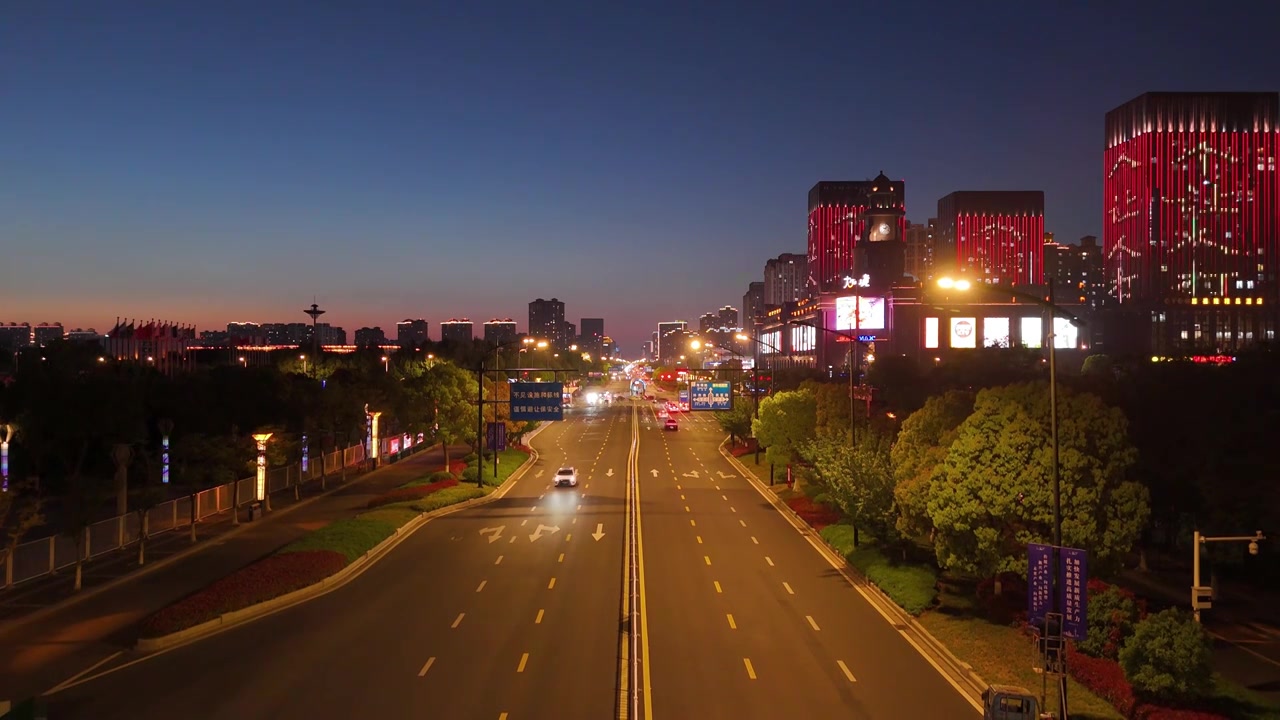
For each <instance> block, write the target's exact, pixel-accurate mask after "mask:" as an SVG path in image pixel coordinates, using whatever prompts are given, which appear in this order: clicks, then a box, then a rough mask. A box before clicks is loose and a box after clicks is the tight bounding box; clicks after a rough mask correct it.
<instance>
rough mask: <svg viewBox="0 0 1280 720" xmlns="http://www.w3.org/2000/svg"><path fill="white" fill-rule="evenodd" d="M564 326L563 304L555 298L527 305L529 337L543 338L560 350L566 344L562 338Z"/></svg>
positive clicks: (535, 301) (538, 300)
mask: <svg viewBox="0 0 1280 720" xmlns="http://www.w3.org/2000/svg"><path fill="white" fill-rule="evenodd" d="M564 324H565V323H564V303H562V302H560V301H559V300H557V299H555V298H551V299H550V300H543V299H542V298H538V299H537V300H534V301H533V302H531V303H529V335H530V336H532V337H536V338H544V339H546V340H548V341H550V342H551V344H552V345H554V346H555V347H561V348H562V347H564V346H566V345H567V344H568V343H567V342H566V338H565V337H564V333H565V330H566V328H565V326H564Z"/></svg>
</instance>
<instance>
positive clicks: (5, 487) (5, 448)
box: [0, 423, 13, 492]
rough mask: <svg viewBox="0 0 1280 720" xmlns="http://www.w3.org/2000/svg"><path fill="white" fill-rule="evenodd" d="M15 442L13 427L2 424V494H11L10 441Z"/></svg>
mask: <svg viewBox="0 0 1280 720" xmlns="http://www.w3.org/2000/svg"><path fill="white" fill-rule="evenodd" d="M11 440H13V425H11V424H10V423H0V492H9V441H11Z"/></svg>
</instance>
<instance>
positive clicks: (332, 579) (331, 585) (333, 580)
mask: <svg viewBox="0 0 1280 720" xmlns="http://www.w3.org/2000/svg"><path fill="white" fill-rule="evenodd" d="M544 427H546V425H545V424H544V425H539V426H538V427H537V428H535V429H534V431H533V432H531V433H529V435H528V436H526V437H525V441H526V443H527V442H528V441H530V440H532V439H533V438H534V436H535V435H537V434H538V433H539V432H540V431H541V430H542V428H544ZM529 449H530V450H531V451H532V452H531V453H530V454H529V458H528V459H527V460H525V461H524V463H523V464H521V465H520V467H518V468H516V470H515V472H512V473H511V476H510V477H508V478H507V479H506V480H505V481H504V482H503V483H502V485H500V486H498V487H496V488H494V490H493V492H491V493H489V494H488V495H485V496H483V497H478V498H472V499H470V500H464V501H462V502H460V503H457V504H455V505H449V506H447V507H442V508H439V509H437V510H432V511H430V512H426V513H423V514H421V515H419V516H417V517H415V518H413V519H412V520H410V521H409V522H407V523H405V524H404V525H401V526H400V527H399V528H398V529H397V530H396V532H395V533H394V534H393V535H391V536H390V537H388V538H387V539H385V540H383V541H382V542H380V543H378V544H377V545H375V546H374V547H372V548H370V549H369V551H368V552H366V553H365V554H364V555H361V556H360V557H358V558H356V560H355V561H354V562H352V563H351V564H350V565H347V566H346V567H344V568H343V569H341V570H339V571H338V572H336V573H334V574H333V575H330V576H329V577H327V578H325V579H324V580H321V581H320V582H318V583H315V584H312V585H308V586H307V587H304V588H299V589H297V590H294V591H293V592H290V593H286V594H284V595H281V596H280V597H276V598H272V599H270V600H267V601H265V602H261V603H257V604H255V605H250V606H249V607H246V608H241V609H239V610H233V611H231V612H228V613H223V614H222V615H220V616H219V617H216V618H214V619H212V620H208V621H206V622H203V623H200V624H199V625H194V626H192V627H189V628H187V629H185V630H179V631H178V632H175V633H170V634H168V635H161V636H160V637H154V638H138V640H137V642H136V643H135V645H134V650H137V651H138V652H144V653H150V652H156V651H158V650H165V649H168V648H173V647H177V646H178V645H184V644H186V643H188V642H194V641H195V640H198V639H200V638H203V637H206V636H208V635H212V634H215V633H217V632H219V631H221V630H225V629H229V628H233V627H236V626H238V625H243V624H245V623H248V622H251V621H253V620H256V619H258V618H260V617H265V616H267V615H270V614H271V613H274V612H276V611H278V610H283V609H285V608H288V607H291V606H293V605H297V604H300V603H303V602H306V601H308V600H311V599H313V598H317V597H319V596H321V595H324V594H326V593H329V592H331V591H333V590H337V589H338V588H340V587H342V586H343V585H345V584H347V583H348V582H350V581H351V580H354V579H355V578H356V577H357V576H359V575H360V573H362V572H364V571H365V570H367V569H368V568H370V567H372V566H373V564H374V563H376V562H377V561H378V560H381V559H382V556H383V555H386V554H387V553H389V552H391V551H392V550H393V549H395V547H396V546H397V545H399V544H400V543H402V542H404V541H405V540H406V539H408V537H409V536H410V535H412V534H413V533H414V531H416V530H418V529H419V528H421V527H422V526H423V525H426V524H427V523H428V522H431V521H432V520H434V519H436V518H438V517H443V516H445V515H449V514H451V513H455V512H458V511H460V510H466V509H467V508H471V507H475V506H477V505H483V504H486V503H489V502H493V501H494V500H498V499H500V498H502V497H504V496H506V494H507V492H508V491H509V490H510V489H511V487H512V485H514V484H515V483H516V481H518V480H519V479H520V478H522V477H524V474H525V472H527V471H528V469H529V468H530V467H532V466H533V464H534V463H535V462H537V461H538V451H537V450H534V449H533V447H532V446H530V448H529Z"/></svg>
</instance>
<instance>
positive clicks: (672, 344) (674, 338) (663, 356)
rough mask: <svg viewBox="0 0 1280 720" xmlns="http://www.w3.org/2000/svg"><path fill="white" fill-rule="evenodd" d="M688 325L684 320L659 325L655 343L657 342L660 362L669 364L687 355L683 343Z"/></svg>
mask: <svg viewBox="0 0 1280 720" xmlns="http://www.w3.org/2000/svg"><path fill="white" fill-rule="evenodd" d="M687 327H688V323H686V322H685V321H684V320H671V321H669V322H660V323H658V332H657V333H655V334H656V335H657V337H656V338H654V339H655V341H656V342H657V350H658V362H661V363H668V362H671V361H672V359H673V358H678V357H679V356H680V355H683V354H685V351H684V348H683V346H681V342H682V341H683V339H684V337H685V330H686V329H687Z"/></svg>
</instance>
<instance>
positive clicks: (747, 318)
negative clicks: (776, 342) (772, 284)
mask: <svg viewBox="0 0 1280 720" xmlns="http://www.w3.org/2000/svg"><path fill="white" fill-rule="evenodd" d="M762 315H764V283H763V282H753V283H751V284H750V285H747V291H746V292H745V293H743V295H742V325H743V327H754V326H755V322H756V318H759V317H761V316H762Z"/></svg>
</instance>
